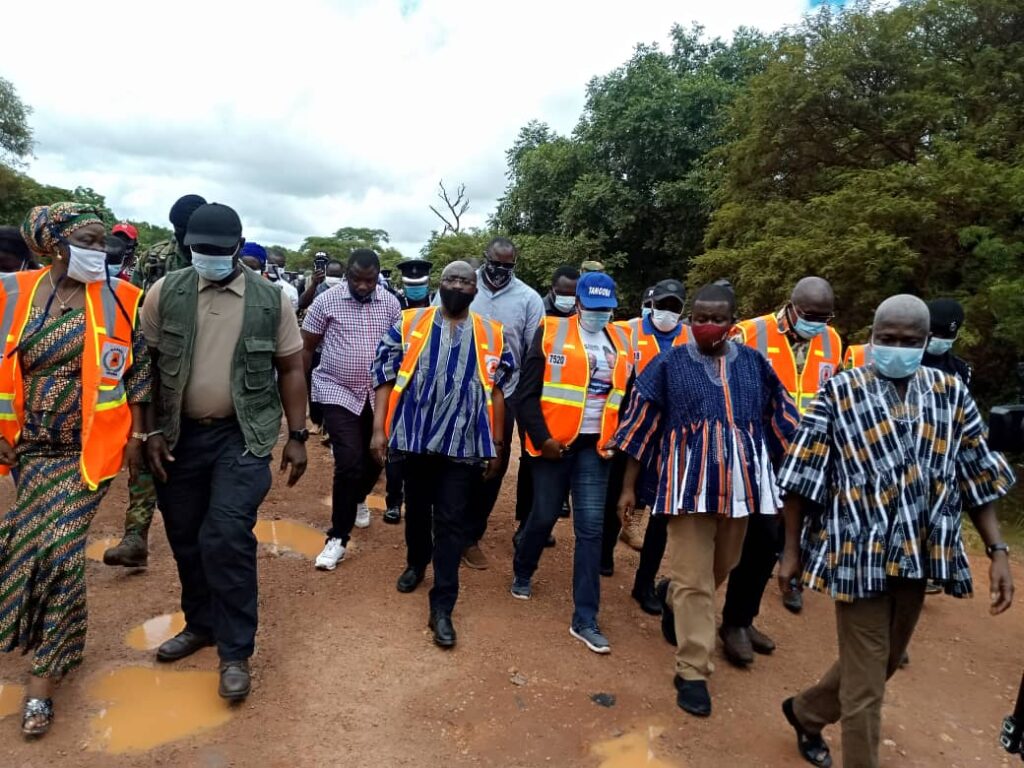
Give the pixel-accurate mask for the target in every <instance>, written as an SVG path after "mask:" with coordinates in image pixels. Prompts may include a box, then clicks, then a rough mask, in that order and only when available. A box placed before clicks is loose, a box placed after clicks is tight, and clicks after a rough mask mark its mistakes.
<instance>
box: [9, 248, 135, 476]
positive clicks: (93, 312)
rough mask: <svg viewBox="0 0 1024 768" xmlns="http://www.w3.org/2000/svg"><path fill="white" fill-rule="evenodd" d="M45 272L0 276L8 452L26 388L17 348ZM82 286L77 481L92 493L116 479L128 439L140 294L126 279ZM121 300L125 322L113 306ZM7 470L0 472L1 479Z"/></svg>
mask: <svg viewBox="0 0 1024 768" xmlns="http://www.w3.org/2000/svg"><path fill="white" fill-rule="evenodd" d="M49 271H50V268H49V267H47V268H45V269H41V270H33V271H31V272H14V273H11V274H4V275H0V294H2V295H0V313H2V315H0V340H2V341H3V344H4V347H3V349H4V356H3V359H2V361H0V436H2V437H3V438H4V439H5V440H6V441H7V442H8V443H10V444H11V445H17V444H18V441H19V440H20V439H21V428H22V425H23V424H24V423H25V383H24V380H23V379H22V375H21V355H20V354H19V352H18V349H17V348H18V346H19V345H20V344H21V336H22V334H23V333H24V331H25V326H26V325H28V318H29V314H30V311H31V309H32V301H33V299H34V298H35V295H36V290H37V289H38V288H39V284H40V283H41V282H43V280H46V279H47V274H48V273H49ZM111 284H112V285H113V287H114V291H115V292H116V294H117V297H116V298H115V296H114V293H112V292H111V291H110V289H109V288H108V287H107V284H106V283H89V284H88V285H86V287H85V349H84V351H83V353H82V454H81V459H80V461H79V466H80V469H81V475H82V482H83V483H85V485H86V486H87V487H88V488H89V489H90V490H93V491H95V490H96V489H97V488H99V485H100V483H102V482H103V481H105V480H109V479H110V478H112V477H114V476H115V475H117V473H118V472H120V471H121V465H122V463H123V462H124V447H125V444H126V443H127V442H128V438H129V437H131V433H132V413H131V409H130V408H129V407H128V399H127V394H126V392H125V388H124V373H125V371H127V370H128V369H129V368H131V366H132V332H133V330H134V328H135V324H136V318H137V316H138V309H139V302H140V300H141V299H142V291H141V290H140V289H139V288H136V287H135V286H134V285H132V284H131V283H129V282H127V281H125V280H117V279H111ZM118 299H120V302H121V304H122V306H123V307H124V309H125V311H126V312H128V314H129V316H130V317H131V320H130V321H129V320H128V319H127V318H125V316H124V313H123V312H122V311H121V309H120V308H119V307H118V305H117V300H118ZM9 472H10V467H8V466H4V465H0V475H6V474H8V473H9Z"/></svg>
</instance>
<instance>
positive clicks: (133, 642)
mask: <svg viewBox="0 0 1024 768" xmlns="http://www.w3.org/2000/svg"><path fill="white" fill-rule="evenodd" d="M184 628H185V614H184V613H182V612H181V611H178V612H177V613H165V614H164V615H162V616H156V617H154V618H152V619H150V620H149V621H144V622H143V623H142V624H139V626H137V627H132V628H131V629H130V630H128V634H127V635H125V636H124V641H125V643H126V644H127V645H128V647H129V648H134V649H135V650H136V651H152V650H155V649H157V648H159V647H160V645H161V644H162V643H163V642H164V641H165V640H170V639H171V638H172V637H174V636H175V635H176V634H178V633H179V632H181V630H183V629H184Z"/></svg>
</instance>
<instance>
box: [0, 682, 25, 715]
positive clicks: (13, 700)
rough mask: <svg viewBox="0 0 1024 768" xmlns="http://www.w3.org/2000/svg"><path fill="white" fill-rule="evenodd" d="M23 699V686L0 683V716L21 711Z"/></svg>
mask: <svg viewBox="0 0 1024 768" xmlns="http://www.w3.org/2000/svg"><path fill="white" fill-rule="evenodd" d="M24 699H25V687H24V686H22V685H11V684H9V683H0V717H7V716H8V715H13V714H16V713H18V712H21V702H22V701H24Z"/></svg>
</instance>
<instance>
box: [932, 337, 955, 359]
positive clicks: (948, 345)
mask: <svg viewBox="0 0 1024 768" xmlns="http://www.w3.org/2000/svg"><path fill="white" fill-rule="evenodd" d="M955 341H956V339H940V338H937V337H935V336H933V337H932V338H930V339H929V340H928V354H929V355H935V356H936V357H938V356H939V355H944V354H946V353H947V352H949V350H951V349H952V348H953V342H955Z"/></svg>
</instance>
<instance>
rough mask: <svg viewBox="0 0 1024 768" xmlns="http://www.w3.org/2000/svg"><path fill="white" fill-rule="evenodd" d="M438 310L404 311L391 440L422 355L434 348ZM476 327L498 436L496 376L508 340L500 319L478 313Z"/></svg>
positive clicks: (387, 424)
mask: <svg viewBox="0 0 1024 768" xmlns="http://www.w3.org/2000/svg"><path fill="white" fill-rule="evenodd" d="M437 312H438V307H417V308H416V309H406V310H404V311H403V312H402V346H403V348H404V354H403V355H402V365H401V366H399V368H398V375H397V376H396V377H395V386H394V387H393V388H392V390H391V396H390V397H389V398H388V413H387V416H386V418H385V419H384V434H386V435H387V436H388V437H389V438H390V437H391V425H392V422H393V421H394V419H395V418H396V416H397V414H398V404H399V402H400V401H401V399H402V394H403V393H404V392H405V390H406V387H408V386H409V382H410V381H412V376H413V374H414V373H415V372H416V366H417V364H418V363H419V360H420V355H422V354H423V350H425V349H426V348H427V347H429V346H430V334H431V333H433V332H434V329H435V328H436V326H435V325H434V317H435V315H437ZM469 317H470V320H471V321H472V327H473V339H472V342H473V344H474V345H476V363H477V374H478V375H479V377H480V383H481V384H482V385H483V388H484V394H485V396H486V398H487V419H488V421H489V422H490V425H491V434H492V435H494V399H493V395H494V374H495V373H496V372H497V370H498V365H499V364H500V363H501V355H502V353H503V352H504V340H503V337H502V333H501V330H502V328H501V323H499V322H498V321H497V320H488V319H486V318H484V317H481V316H480V315H478V314H477V313H476V312H470V313H469ZM494 439H495V440H500V439H501V436H500V435H494Z"/></svg>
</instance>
